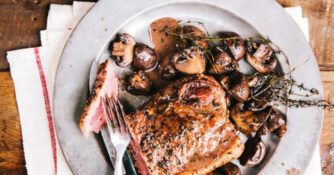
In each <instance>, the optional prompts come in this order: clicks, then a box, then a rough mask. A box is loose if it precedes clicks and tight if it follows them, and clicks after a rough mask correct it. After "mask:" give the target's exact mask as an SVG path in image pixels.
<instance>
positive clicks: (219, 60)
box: [208, 47, 239, 75]
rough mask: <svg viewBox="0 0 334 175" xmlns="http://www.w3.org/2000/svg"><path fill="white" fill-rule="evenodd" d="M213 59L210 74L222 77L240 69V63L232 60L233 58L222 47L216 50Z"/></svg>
mask: <svg viewBox="0 0 334 175" xmlns="http://www.w3.org/2000/svg"><path fill="white" fill-rule="evenodd" d="M213 59H214V60H210V63H211V64H210V67H209V69H208V72H209V73H210V74H216V75H220V74H224V73H227V72H231V71H234V70H238V69H239V64H238V62H237V61H236V60H234V59H232V57H231V56H230V55H229V54H228V53H227V52H225V51H224V50H223V49H222V48H220V47H216V48H215V55H214V57H213Z"/></svg>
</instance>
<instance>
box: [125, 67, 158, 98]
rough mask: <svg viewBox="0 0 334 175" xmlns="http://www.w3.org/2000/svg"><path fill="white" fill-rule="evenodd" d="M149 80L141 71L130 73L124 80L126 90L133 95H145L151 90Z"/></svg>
mask: <svg viewBox="0 0 334 175" xmlns="http://www.w3.org/2000/svg"><path fill="white" fill-rule="evenodd" d="M151 85H152V83H151V80H150V78H149V76H148V75H147V74H146V73H145V72H144V71H143V70H140V71H138V72H134V73H132V74H131V75H130V76H128V77H127V78H126V80H125V88H126V90H127V91H128V92H130V93H131V94H134V95H146V94H148V93H150V90H151Z"/></svg>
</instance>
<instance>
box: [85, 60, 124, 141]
mask: <svg viewBox="0 0 334 175" xmlns="http://www.w3.org/2000/svg"><path fill="white" fill-rule="evenodd" d="M117 95H118V79H117V77H116V75H115V73H114V72H113V68H112V61H111V60H110V59H108V60H107V61H105V62H104V63H102V64H101V65H100V66H99V69H98V72H97V75H96V80H95V83H94V86H93V88H92V91H91V93H90V96H89V97H88V99H87V102H86V105H85V107H84V112H83V114H82V115H81V120H80V128H81V131H82V132H83V134H84V135H85V136H88V134H89V133H90V132H91V131H94V132H96V133H97V132H99V131H100V130H101V129H102V127H103V125H104V124H105V123H106V121H105V119H104V116H103V115H104V110H103V105H102V101H101V97H112V96H117Z"/></svg>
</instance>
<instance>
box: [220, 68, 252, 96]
mask: <svg viewBox="0 0 334 175" xmlns="http://www.w3.org/2000/svg"><path fill="white" fill-rule="evenodd" d="M220 84H221V85H222V86H223V88H224V89H225V90H226V91H227V92H228V93H229V94H230V95H231V96H232V97H233V98H235V99H236V100H238V101H239V102H245V101H246V100H247V99H248V95H249V86H248V82H247V78H246V76H245V75H244V74H243V73H241V72H238V71H235V72H232V73H230V74H229V75H223V76H222V77H221V78H220Z"/></svg>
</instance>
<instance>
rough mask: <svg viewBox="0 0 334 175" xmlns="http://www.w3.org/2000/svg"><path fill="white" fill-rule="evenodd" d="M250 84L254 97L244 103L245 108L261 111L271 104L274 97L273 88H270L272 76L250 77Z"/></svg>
mask: <svg viewBox="0 0 334 175" xmlns="http://www.w3.org/2000/svg"><path fill="white" fill-rule="evenodd" d="M248 85H249V86H250V93H251V94H252V98H249V99H248V100H247V101H246V102H245V103H244V108H245V109H248V110H252V111H261V110H263V109H265V108H266V107H268V106H269V105H270V101H271V98H272V94H273V92H272V89H270V88H269V87H271V86H270V78H268V77H267V76H263V77H253V78H252V77H249V81H248Z"/></svg>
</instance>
